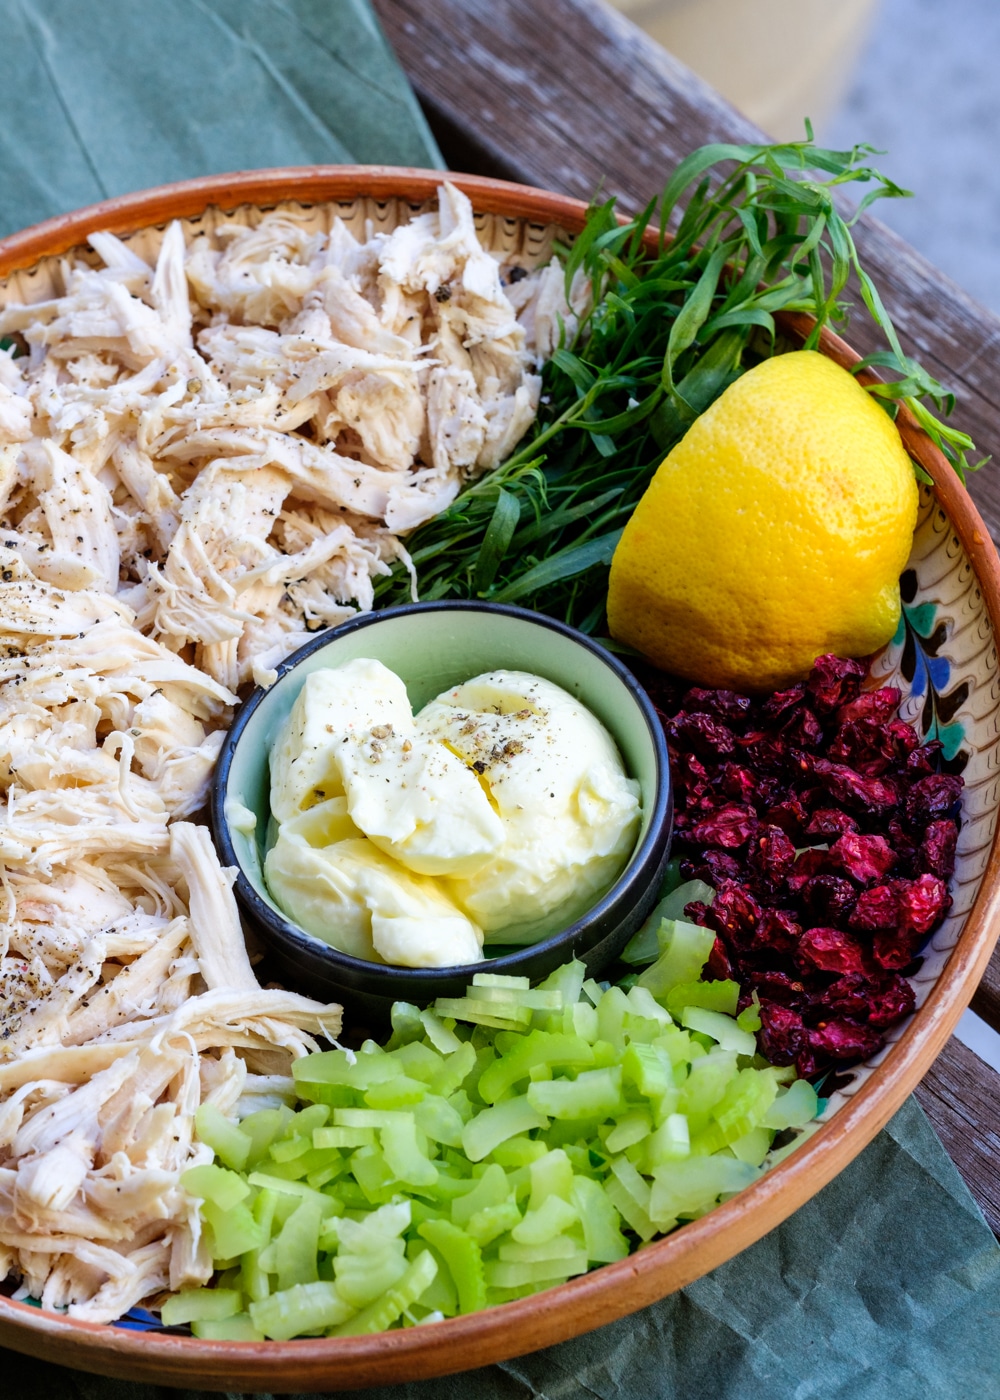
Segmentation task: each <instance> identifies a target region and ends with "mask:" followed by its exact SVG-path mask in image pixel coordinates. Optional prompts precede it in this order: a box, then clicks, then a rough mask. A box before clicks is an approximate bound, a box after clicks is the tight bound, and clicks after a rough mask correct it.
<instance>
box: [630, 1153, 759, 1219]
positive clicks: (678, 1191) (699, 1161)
mask: <svg viewBox="0 0 1000 1400" xmlns="http://www.w3.org/2000/svg"><path fill="white" fill-rule="evenodd" d="M759 1175H760V1171H759V1169H758V1168H756V1167H752V1166H750V1165H749V1164H748V1163H746V1162H739V1161H737V1160H736V1158H735V1157H723V1156H721V1155H719V1156H715V1157H688V1158H687V1159H686V1161H683V1162H671V1163H669V1164H668V1165H666V1166H662V1167H657V1168H656V1169H655V1171H654V1172H653V1185H652V1188H651V1190H650V1201H649V1214H650V1218H651V1219H652V1220H653V1221H654V1222H655V1223H656V1224H657V1225H659V1226H660V1227H661V1228H662V1229H666V1228H668V1226H672V1225H673V1223H674V1222H675V1221H676V1220H678V1219H680V1218H681V1217H691V1218H694V1217H697V1216H699V1215H703V1214H704V1213H705V1211H707V1210H708V1209H709V1207H711V1206H713V1205H714V1204H715V1203H716V1201H717V1200H718V1199H719V1197H720V1196H723V1195H730V1194H732V1193H733V1192H735V1191H741V1190H742V1189H743V1187H744V1186H749V1185H750V1183H751V1182H752V1181H755V1180H756V1178H757V1177H758V1176H759Z"/></svg>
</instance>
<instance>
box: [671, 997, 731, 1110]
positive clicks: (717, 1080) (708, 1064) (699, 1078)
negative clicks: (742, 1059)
mask: <svg viewBox="0 0 1000 1400" xmlns="http://www.w3.org/2000/svg"><path fill="white" fill-rule="evenodd" d="M705 1014H706V1015H707V1014H708V1013H707V1012H706V1013H705ZM736 1074H737V1069H736V1054H735V1052H734V1051H730V1050H722V1049H717V1050H713V1051H712V1053H711V1054H710V1055H704V1056H702V1057H701V1058H700V1059H695V1060H692V1061H691V1070H690V1073H689V1074H688V1077H687V1080H686V1081H685V1083H684V1084H682V1085H681V1091H680V1104H679V1108H680V1111H681V1112H682V1113H686V1114H687V1116H688V1118H689V1119H690V1120H691V1123H690V1126H691V1127H692V1128H693V1129H695V1130H698V1129H700V1128H701V1127H702V1126H703V1125H704V1124H705V1123H707V1122H708V1118H709V1115H710V1114H711V1112H712V1109H713V1108H714V1107H715V1105H716V1104H717V1103H718V1102H719V1100H720V1099H721V1098H722V1096H723V1094H724V1093H725V1092H726V1086H727V1085H728V1084H729V1081H730V1080H731V1079H735V1077H736Z"/></svg>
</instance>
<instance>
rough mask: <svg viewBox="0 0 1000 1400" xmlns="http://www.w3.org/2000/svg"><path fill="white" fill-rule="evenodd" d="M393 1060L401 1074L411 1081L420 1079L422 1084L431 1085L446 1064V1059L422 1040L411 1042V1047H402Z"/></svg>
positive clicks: (394, 1054) (395, 1053)
mask: <svg viewBox="0 0 1000 1400" xmlns="http://www.w3.org/2000/svg"><path fill="white" fill-rule="evenodd" d="M393 1059H394V1060H395V1061H396V1064H397V1065H398V1067H399V1072H400V1073H401V1074H406V1075H408V1076H409V1078H410V1079H419V1080H420V1082H421V1083H422V1084H431V1083H432V1082H433V1080H434V1079H435V1078H436V1077H437V1075H439V1074H440V1073H441V1071H442V1069H443V1068H444V1066H445V1063H446V1057H445V1056H444V1055H439V1054H438V1052H437V1051H436V1050H434V1049H432V1047H431V1046H430V1045H426V1044H425V1043H424V1042H423V1041H422V1040H411V1041H410V1043H409V1045H401V1046H400V1048H399V1049H398V1050H396V1051H394V1053H393Z"/></svg>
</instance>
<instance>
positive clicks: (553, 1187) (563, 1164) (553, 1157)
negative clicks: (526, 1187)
mask: <svg viewBox="0 0 1000 1400" xmlns="http://www.w3.org/2000/svg"><path fill="white" fill-rule="evenodd" d="M528 1175H529V1179H530V1181H531V1199H530V1201H529V1202H528V1205H529V1209H531V1210H538V1209H539V1208H540V1207H541V1206H542V1204H543V1203H544V1202H545V1201H547V1200H548V1199H549V1197H550V1196H559V1197H561V1198H562V1200H564V1201H568V1200H569V1199H570V1196H571V1194H572V1191H573V1164H572V1163H571V1162H570V1160H569V1158H568V1157H567V1156H566V1153H565V1152H563V1150H562V1148H559V1147H556V1148H553V1150H552V1151H551V1152H546V1154H545V1156H544V1157H539V1158H537V1159H536V1160H535V1161H534V1162H532V1163H531V1165H530V1167H529V1168H528Z"/></svg>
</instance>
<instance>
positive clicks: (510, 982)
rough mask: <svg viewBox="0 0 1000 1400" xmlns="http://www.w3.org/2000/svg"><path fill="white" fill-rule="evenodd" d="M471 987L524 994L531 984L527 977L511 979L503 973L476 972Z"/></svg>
mask: <svg viewBox="0 0 1000 1400" xmlns="http://www.w3.org/2000/svg"><path fill="white" fill-rule="evenodd" d="M472 985H473V986H474V987H494V988H496V989H497V990H498V991H505V992H526V991H527V990H528V988H529V987H530V986H531V982H530V980H529V979H528V978H527V977H512V976H510V975H509V974H508V973H505V972H476V973H474V974H473V977H472Z"/></svg>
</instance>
